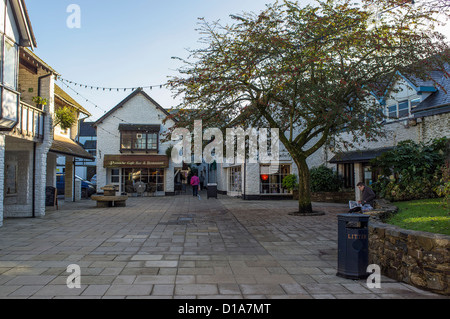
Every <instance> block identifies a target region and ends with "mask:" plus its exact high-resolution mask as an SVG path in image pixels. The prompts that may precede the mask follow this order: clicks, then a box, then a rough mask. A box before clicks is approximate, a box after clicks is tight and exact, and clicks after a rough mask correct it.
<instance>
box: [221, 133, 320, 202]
mask: <svg viewBox="0 0 450 319" xmlns="http://www.w3.org/2000/svg"><path fill="white" fill-rule="evenodd" d="M316 142H317V139H313V140H312V141H311V142H310V143H308V144H307V145H306V147H307V148H308V147H310V146H312V145H314V143H316ZM279 148H280V158H279V167H278V172H276V173H273V174H267V171H268V167H269V165H266V164H258V163H256V164H255V163H248V160H247V163H245V164H239V165H229V164H218V165H217V171H216V172H215V173H216V175H217V176H216V180H217V189H218V191H219V193H220V194H223V195H228V196H233V197H241V198H243V199H246V200H265V199H267V200H271V199H292V197H293V194H292V192H291V191H289V190H287V189H285V188H284V187H283V185H282V183H283V179H284V178H285V177H286V176H287V175H290V174H295V175H297V176H298V175H299V174H298V168H297V165H296V164H295V163H294V161H293V160H292V157H291V156H290V155H289V153H288V152H287V151H286V149H285V147H284V146H283V145H281V144H280V146H279ZM326 156H327V153H326V152H325V149H324V148H321V149H319V150H318V151H317V152H315V153H314V154H313V155H312V156H310V157H309V158H308V160H307V163H308V166H309V167H310V168H312V167H316V166H320V165H322V164H324V163H326V162H327V158H326Z"/></svg>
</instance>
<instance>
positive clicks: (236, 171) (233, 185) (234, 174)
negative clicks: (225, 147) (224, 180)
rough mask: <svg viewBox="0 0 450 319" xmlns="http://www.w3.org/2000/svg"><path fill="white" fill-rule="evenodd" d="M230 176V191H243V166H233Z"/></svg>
mask: <svg viewBox="0 0 450 319" xmlns="http://www.w3.org/2000/svg"><path fill="white" fill-rule="evenodd" d="M228 171H229V176H228V182H229V183H228V184H229V185H228V191H230V192H237V193H242V170H241V167H240V166H239V167H231V168H230V169H229V170H228Z"/></svg>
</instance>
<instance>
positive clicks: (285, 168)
mask: <svg viewBox="0 0 450 319" xmlns="http://www.w3.org/2000/svg"><path fill="white" fill-rule="evenodd" d="M267 172H270V170H269V166H264V165H263V166H261V176H260V179H261V194H286V193H288V190H287V189H284V188H283V179H284V178H285V177H286V176H287V175H289V174H290V173H291V166H290V165H280V167H279V169H278V172H277V173H275V174H268V173H267Z"/></svg>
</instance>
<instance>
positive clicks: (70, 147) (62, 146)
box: [50, 135, 95, 160]
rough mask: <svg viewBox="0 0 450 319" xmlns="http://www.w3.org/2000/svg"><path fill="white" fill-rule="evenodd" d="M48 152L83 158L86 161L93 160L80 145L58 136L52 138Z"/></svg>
mask: <svg viewBox="0 0 450 319" xmlns="http://www.w3.org/2000/svg"><path fill="white" fill-rule="evenodd" d="M50 152H51V153H56V154H60V155H65V156H73V157H76V158H84V159H88V160H94V159H95V158H94V157H93V156H92V155H91V154H89V153H88V152H86V150H85V149H84V148H83V147H82V146H81V145H80V144H78V143H76V142H74V141H73V140H71V139H70V138H68V137H63V136H59V135H55V136H54V138H53V144H52V147H51V148H50Z"/></svg>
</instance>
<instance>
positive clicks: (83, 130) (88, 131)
mask: <svg viewBox="0 0 450 319" xmlns="http://www.w3.org/2000/svg"><path fill="white" fill-rule="evenodd" d="M93 125H94V122H81V123H80V134H79V135H80V136H97V131H96V129H95V128H94V126H93Z"/></svg>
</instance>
